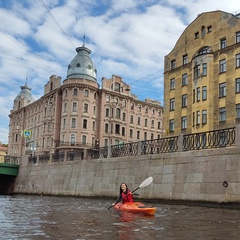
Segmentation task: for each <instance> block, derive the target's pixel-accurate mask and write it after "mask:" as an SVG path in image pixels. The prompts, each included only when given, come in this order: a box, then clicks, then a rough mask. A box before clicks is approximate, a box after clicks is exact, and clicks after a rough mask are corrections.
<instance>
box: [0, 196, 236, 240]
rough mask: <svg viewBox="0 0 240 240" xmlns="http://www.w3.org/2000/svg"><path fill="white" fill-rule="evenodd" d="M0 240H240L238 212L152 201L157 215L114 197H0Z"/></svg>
mask: <svg viewBox="0 0 240 240" xmlns="http://www.w3.org/2000/svg"><path fill="white" fill-rule="evenodd" d="M0 202H1V208H0V233H1V235H0V239H14V240H15V239H21V240H28V239H33V240H41V239H64V240H65V239H78V240H90V239H91V240H95V239H101V240H115V239H116V240H139V239H147V240H152V239H164V240H165V239H167V240H168V239H178V240H179V239H180V240H181V239H184V240H186V239H191V240H193V239H204V240H208V239H209V240H213V239H216V240H219V239H224V240H225V239H239V236H240V218H239V213H240V212H239V210H234V209H221V208H207V207H197V206H184V205H167V204H158V203H151V206H154V207H156V208H157V211H156V214H155V216H145V215H141V214H132V213H128V212H123V211H118V210H116V209H114V208H111V209H110V210H107V208H108V207H109V206H111V203H112V200H111V199H110V200H106V199H88V198H74V197H45V196H44V197H41V196H23V195H17V196H0Z"/></svg>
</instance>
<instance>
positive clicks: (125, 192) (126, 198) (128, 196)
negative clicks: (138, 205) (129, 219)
mask: <svg viewBox="0 0 240 240" xmlns="http://www.w3.org/2000/svg"><path fill="white" fill-rule="evenodd" d="M120 201H122V202H123V203H126V202H133V194H132V192H131V191H130V190H129V189H128V186H127V184H126V183H121V185H120V190H119V196H118V198H117V200H116V201H115V202H114V203H113V204H112V206H114V205H115V204H117V203H118V202H120Z"/></svg>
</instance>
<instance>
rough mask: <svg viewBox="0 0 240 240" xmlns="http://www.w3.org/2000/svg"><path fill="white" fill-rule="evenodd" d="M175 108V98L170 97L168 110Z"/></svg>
mask: <svg viewBox="0 0 240 240" xmlns="http://www.w3.org/2000/svg"><path fill="white" fill-rule="evenodd" d="M174 109H175V98H171V99H170V111H173V110H174Z"/></svg>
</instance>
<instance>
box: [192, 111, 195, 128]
mask: <svg viewBox="0 0 240 240" xmlns="http://www.w3.org/2000/svg"><path fill="white" fill-rule="evenodd" d="M192 125H193V126H195V112H193V114H192Z"/></svg>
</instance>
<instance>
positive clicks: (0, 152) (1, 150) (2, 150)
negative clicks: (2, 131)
mask: <svg viewBox="0 0 240 240" xmlns="http://www.w3.org/2000/svg"><path fill="white" fill-rule="evenodd" d="M7 151H8V148H7V147H4V146H2V144H1V143H0V163H3V162H4V157H5V156H6V155H7Z"/></svg>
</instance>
